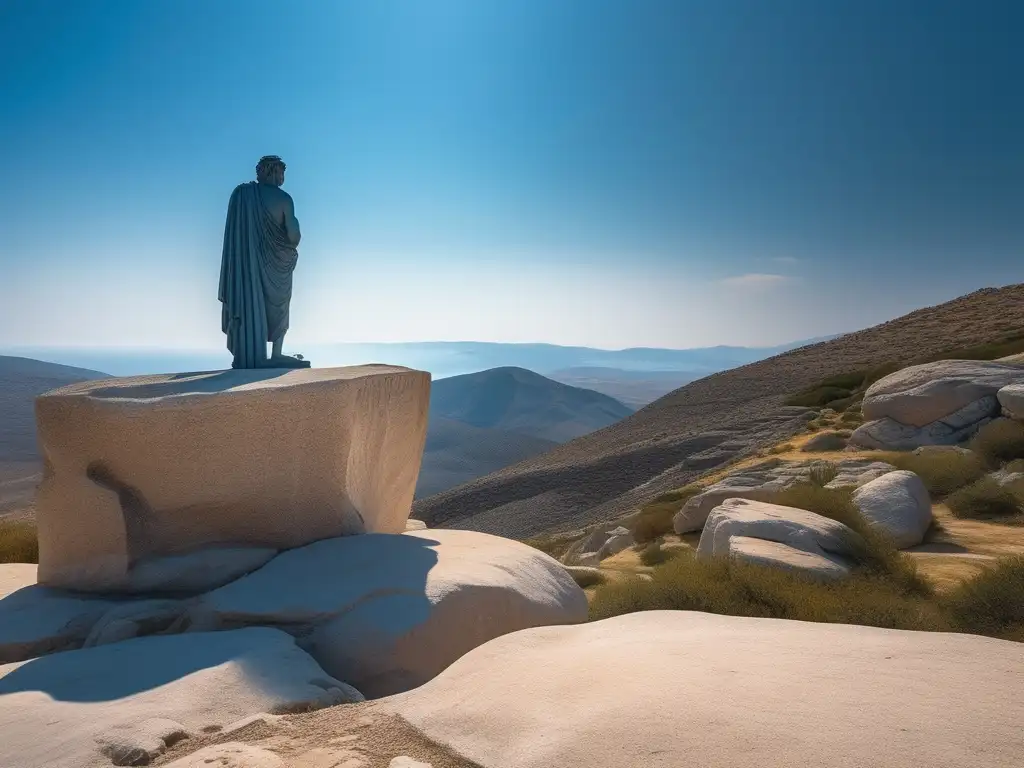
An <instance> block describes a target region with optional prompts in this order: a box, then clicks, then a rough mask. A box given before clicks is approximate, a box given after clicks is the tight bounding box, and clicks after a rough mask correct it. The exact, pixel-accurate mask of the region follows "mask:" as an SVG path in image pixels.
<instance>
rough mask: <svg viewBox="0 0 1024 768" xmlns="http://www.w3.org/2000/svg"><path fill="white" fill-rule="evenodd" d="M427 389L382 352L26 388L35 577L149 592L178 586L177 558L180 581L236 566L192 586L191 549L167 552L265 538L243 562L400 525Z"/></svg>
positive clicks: (421, 436) (220, 578)
mask: <svg viewBox="0 0 1024 768" xmlns="http://www.w3.org/2000/svg"><path fill="white" fill-rule="evenodd" d="M429 395H430V376H429V374H427V373H423V372H420V371H413V370H409V369H406V368H398V367H391V366H381V365H371V366H359V367H350V368H326V369H304V370H303V369H300V370H276V369H264V370H230V371H219V372H213V373H197V374H178V375H165V376H141V377H134V378H121V379H104V380H100V381H93V382H85V383H81V384H73V385H71V386H68V387H64V388H61V389H58V390H55V391H53V392H49V393H47V394H45V395H43V396H41V397H39V398H37V400H36V417H37V422H38V431H39V439H40V444H41V446H42V450H43V453H44V456H45V461H46V469H45V473H44V477H43V481H42V483H41V485H40V488H39V493H38V498H37V505H36V513H37V520H38V526H39V546H40V564H39V580H40V582H42V583H45V584H49V585H54V586H65V587H70V588H75V589H80V590H127V591H133V590H135V591H138V590H143V589H144V590H151V589H154V588H155V587H159V586H160V582H161V581H163V582H166V583H167V584H170V585H174V584H175V583H176V581H177V580H178V575H177V571H176V566H182V567H184V569H185V570H186V572H187V574H188V576H187V578H186V579H185V580H186V581H188V582H189V586H190V588H200V589H201V588H209V587H211V586H216V585H217V584H218V583H224V582H225V581H228V580H230V579H231V578H234V577H236V576H238V575H240V573H239V572H235V573H230V574H224V573H220V572H215V571H216V569H211V570H210V572H209V573H208V575H209V576H210V581H209V583H206V584H201V583H197V582H198V581H202V579H197V578H196V576H197V574H201V572H202V570H203V568H201V567H200V568H197V562H196V560H195V558H192V559H189V558H186V559H185V560H174V559H168V558H175V557H178V556H181V555H184V554H190V553H191V552H192V551H193V550H196V549H199V548H208V547H221V548H234V549H237V548H242V547H251V548H254V549H257V550H261V551H262V554H261V553H257V556H256V557H254V558H249V559H248V562H246V563H245V564H244V567H243V568H242V569H241V572H243V573H244V572H245V571H246V570H251V569H252V567H256V566H254V565H253V563H254V562H256V561H258V560H259V559H260V557H262V556H263V554H266V550H279V549H287V548H291V547H297V546H302V545H303V544H307V543H309V542H311V541H316V540H318V539H323V538H328V537H333V536H339V535H344V534H350V533H361V532H364V531H369V532H382V533H400V532H401V531H403V530H404V529H405V523H406V519H407V518H408V516H409V511H410V508H411V504H412V496H413V490H414V488H415V484H416V477H417V473H418V471H419V464H420V457H421V455H422V451H423V444H424V440H425V436H426V424H427V407H428V401H429ZM271 554H272V553H271ZM199 557H200V560H201V558H202V556H201V555H200V556H199ZM240 559H241V560H246V558H245V557H241V558H240ZM264 559H265V558H264ZM213 560H215V561H216V560H218V558H216V557H214V558H213ZM154 561H158V562H156V564H154ZM258 564H259V563H256V565H257V566H258ZM207 565H209V562H208V563H207ZM154 574H156V580H155V582H154ZM144 577H145V578H144ZM170 588H175V587H170Z"/></svg>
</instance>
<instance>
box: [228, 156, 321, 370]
mask: <svg viewBox="0 0 1024 768" xmlns="http://www.w3.org/2000/svg"><path fill="white" fill-rule="evenodd" d="M284 171H285V164H284V161H283V160H281V158H280V157H277V156H276V155H268V156H266V157H262V158H260V161H259V163H258V164H257V165H256V181H248V182H245V183H243V184H239V185H238V186H237V187H235V191H234V192H232V193H231V199H230V201H229V202H228V216H227V221H226V223H225V225H224V250H223V251H222V253H221V265H220V291H219V296H218V298H219V299H220V301H221V303H222V305H223V306H222V308H221V330H222V331H224V333H226V334H227V337H228V339H227V341H228V350H229V351H230V352H231V354H232V355H233V356H234V360H233V362H232V363H231V367H232V368H308V367H309V361H307V360H303V359H302V358H301V356H299V357H291V356H289V355H285V354H284V353H283V352H282V351H281V349H282V347H283V345H284V335H285V333H286V332H287V331H288V308H289V305H290V304H291V299H292V272H293V271H294V269H295V262H296V261H297V260H298V258H299V253H298V251H297V250H296V246H298V244H299V240H300V238H301V233H300V232H299V222H298V220H297V219H296V218H295V204H294V202H293V201H292V198H291V195H289V194H288V193H287V192H285V191H284V190H283V189H281V185H282V184H284ZM267 342H270V344H271V345H272V351H271V355H270V357H269V358H268V357H267Z"/></svg>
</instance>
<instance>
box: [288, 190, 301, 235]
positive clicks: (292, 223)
mask: <svg viewBox="0 0 1024 768" xmlns="http://www.w3.org/2000/svg"><path fill="white" fill-rule="evenodd" d="M284 228H285V231H286V232H287V233H288V240H289V241H290V242H291V244H292V245H298V244H299V240H301V239H302V231H301V230H300V229H299V220H298V219H296V218H295V201H294V200H292V197H291V195H288V199H287V202H286V204H285V207H284Z"/></svg>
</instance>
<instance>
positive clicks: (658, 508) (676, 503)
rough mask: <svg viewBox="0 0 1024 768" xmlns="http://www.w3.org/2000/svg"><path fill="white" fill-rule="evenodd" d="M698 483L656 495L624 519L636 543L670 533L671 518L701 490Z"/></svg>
mask: <svg viewBox="0 0 1024 768" xmlns="http://www.w3.org/2000/svg"><path fill="white" fill-rule="evenodd" d="M703 490H704V489H703V487H701V486H699V485H686V486H683V487H682V488H678V489H676V490H674V491H669V492H668V493H663V494H661V495H660V496H656V497H655V498H654V499H653V500H652V501H651V502H650V503H649V504H646V505H644V506H643V507H641V508H640V511H639V512H637V513H636V514H634V515H633V516H632V517H631V518H629V519H628V520H626V521H625V523H624V525H625V526H626V527H627V528H629V530H630V532H631V533H632V534H633V540H634V541H636V542H637V543H638V544H644V543H646V542H649V541H654V540H655V539H657V538H660V537H661V536H665V535H666V534H669V533H672V518H673V517H675V514H676V512H678V511H679V510H680V508H682V506H683V504H685V503H686V502H687V501H688V500H689V499H691V498H693V497H694V496H696V495H697V494H698V493H700V492H701V491H703Z"/></svg>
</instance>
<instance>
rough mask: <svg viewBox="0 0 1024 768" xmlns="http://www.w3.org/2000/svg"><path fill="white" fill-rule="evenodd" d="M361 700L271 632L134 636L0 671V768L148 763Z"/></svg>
mask: <svg viewBox="0 0 1024 768" xmlns="http://www.w3.org/2000/svg"><path fill="white" fill-rule="evenodd" d="M361 699H362V696H361V694H360V693H359V692H358V691H356V690H355V689H353V688H352V687H351V686H349V685H346V684H345V683H344V682H341V681H338V680H334V679H332V678H331V677H330V676H329V675H327V674H326V673H325V672H324V671H323V670H322V669H321V668H320V667H319V666H318V665H317V663H316V662H315V661H313V659H312V658H310V657H309V655H308V654H306V653H305V652H303V651H302V650H300V649H299V648H298V647H297V646H296V644H295V640H294V638H292V637H290V636H289V635H287V634H286V633H284V632H281V631H280V630H277V629H268V628H262V627H260V628H249V629H240V630H234V631H229V632H209V633H195V634H188V635H169V636H160V637H143V638H137V639H135V640H127V641H125V642H121V643H115V644H113V645H104V646H102V647H99V648H88V649H84V650H77V651H68V652H66V653H58V654H54V655H52V656H45V657H43V658H40V659H33V660H32V661H27V662H24V663H21V664H8V665H6V666H0V733H3V738H2V739H0V765H3V766H11V768H14V766H25V767H26V768H28V767H31V768H65V767H67V766H75V768H101V767H102V768H108V767H109V766H110V765H148V764H149V763H150V762H151V761H152V760H153V759H154V758H156V757H157V756H158V755H160V754H161V753H162V752H163V751H164V750H165V749H166V747H167V746H168V745H169V744H173V743H174V742H175V741H178V740H180V739H182V738H187V737H189V736H198V735H200V734H201V733H203V732H204V730H209V729H220V728H223V727H224V726H228V725H230V724H231V723H233V722H234V721H236V720H239V719H241V718H243V717H246V716H249V715H255V714H257V713H260V712H272V713H273V712H277V713H283V712H292V711H302V710H307V709H316V708H318V707H323V706H329V705H333V704H340V703H343V702H349V701H359V700H361ZM241 765H244V763H243V764H241Z"/></svg>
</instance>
